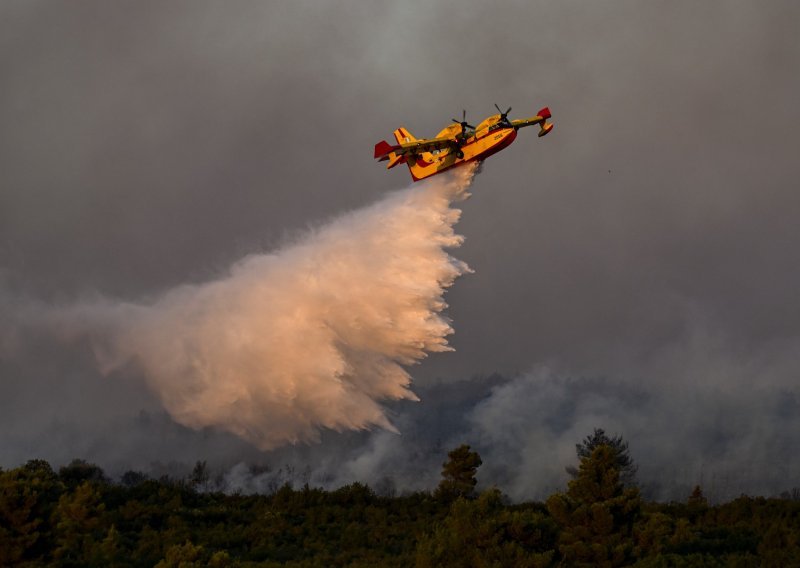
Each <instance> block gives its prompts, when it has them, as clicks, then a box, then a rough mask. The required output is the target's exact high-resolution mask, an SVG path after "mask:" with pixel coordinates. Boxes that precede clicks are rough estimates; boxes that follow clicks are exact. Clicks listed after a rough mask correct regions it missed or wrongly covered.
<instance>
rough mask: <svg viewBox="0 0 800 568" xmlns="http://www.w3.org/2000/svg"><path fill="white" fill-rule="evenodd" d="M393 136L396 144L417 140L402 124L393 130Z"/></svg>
mask: <svg viewBox="0 0 800 568" xmlns="http://www.w3.org/2000/svg"><path fill="white" fill-rule="evenodd" d="M394 138H395V140H397V143H398V144H408V143H409V142H415V141H416V140H417V139H416V138H414V135H413V134H411V133H410V132H409V131H408V130H406V129H405V128H404V127H402V126H401V127H400V128H398V129H397V130H395V131H394Z"/></svg>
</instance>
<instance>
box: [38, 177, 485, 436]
mask: <svg viewBox="0 0 800 568" xmlns="http://www.w3.org/2000/svg"><path fill="white" fill-rule="evenodd" d="M472 175H473V170H472V169H470V168H460V169H459V170H457V171H455V172H453V173H449V174H445V175H441V176H437V177H435V178H433V179H431V180H429V181H426V182H423V183H420V184H416V185H414V186H413V187H411V188H408V189H405V190H401V191H397V192H394V193H391V194H389V195H388V196H386V197H385V198H384V199H382V200H381V201H379V202H377V203H375V204H373V205H371V206H368V207H365V208H362V209H359V210H356V211H353V212H350V213H347V214H345V215H342V216H340V217H338V218H336V219H334V220H333V221H331V222H329V223H327V224H325V225H324V226H322V227H319V228H317V229H315V230H312V231H310V232H308V233H307V234H306V235H305V236H303V237H302V238H301V239H299V240H297V241H296V242H294V243H292V244H290V245H287V246H284V247H282V248H280V249H279V250H276V251H274V252H271V253H265V254H253V255H250V256H247V257H245V258H243V259H241V260H240V261H238V262H237V263H235V264H234V265H233V266H232V267H231V268H230V270H229V271H228V273H227V274H226V275H224V276H223V277H221V278H219V279H217V280H214V281H211V282H207V283H204V284H199V285H184V286H179V287H177V288H174V289H171V290H168V291H166V292H164V293H163V294H161V295H159V296H157V297H156V298H154V299H153V300H151V301H149V302H147V303H128V302H125V303H123V302H115V301H109V300H105V301H102V302H93V303H82V304H79V305H73V306H71V307H68V308H64V309H60V310H57V311H56V312H55V313H53V314H52V315H51V316H50V319H51V323H52V324H53V325H55V326H56V327H57V329H58V330H59V333H60V334H61V335H62V336H63V337H64V338H67V339H69V338H72V339H74V338H76V337H88V338H89V339H90V341H91V343H92V345H93V348H94V351H95V353H96V355H97V360H98V363H99V365H100V367H101V370H102V371H103V372H104V373H105V374H108V375H113V373H114V371H115V370H118V369H120V368H121V367H123V366H127V365H134V366H135V368H136V369H137V371H138V372H139V373H140V374H141V376H142V377H143V378H144V380H145V381H146V382H147V385H148V386H149V388H150V389H151V390H152V391H153V392H154V393H155V394H156V395H157V397H158V398H159V400H160V401H161V403H162V404H163V406H164V408H165V409H166V410H167V411H168V412H169V413H170V415H171V416H172V417H173V419H174V420H175V421H177V422H179V423H180V424H183V425H185V426H189V427H191V428H197V429H199V428H204V427H214V428H219V429H222V430H226V431H229V432H232V433H234V434H236V435H238V436H240V437H242V438H244V439H246V440H248V441H249V442H251V443H253V444H254V445H256V446H258V447H259V448H261V449H264V450H267V449H271V448H275V447H278V446H280V445H283V444H286V443H296V442H313V441H316V440H318V439H319V433H320V430H321V429H323V428H328V429H333V430H340V431H341V430H348V429H368V428H372V427H375V426H378V427H381V428H385V429H387V430H394V427H393V426H392V424H391V422H390V421H389V419H388V418H387V416H386V413H385V411H384V409H383V407H382V406H381V402H382V401H385V400H391V399H411V400H416V396H415V395H414V393H413V392H412V391H411V390H410V388H409V387H410V383H411V378H410V376H409V374H408V371H407V370H406V367H408V366H409V365H412V364H414V363H417V362H419V361H420V360H421V359H423V358H424V357H426V356H427V354H428V353H434V352H441V351H447V350H449V349H451V348H450V347H449V346H448V343H447V336H448V335H450V334H451V333H453V329H452V327H451V325H450V321H449V320H448V319H447V318H446V317H445V316H444V315H443V314H442V311H443V310H444V309H445V308H446V307H447V304H446V303H445V302H444V299H443V294H444V292H445V290H446V289H447V288H448V287H450V286H451V285H452V284H453V282H454V281H455V279H456V278H458V277H459V276H460V275H462V274H464V273H466V272H468V271H469V268H468V267H467V265H466V264H464V263H463V262H461V261H459V260H457V259H455V258H453V257H452V256H450V254H448V252H447V250H448V249H452V248H455V247H458V246H459V245H460V244H461V243H462V241H463V237H461V236H460V235H457V234H456V233H455V232H454V229H453V226H454V225H455V223H456V222H457V221H458V219H459V216H460V213H461V212H460V211H459V210H458V209H455V208H454V207H453V206H452V205H453V203H455V202H458V201H460V200H463V199H465V198H467V197H468V195H469V194H468V192H467V188H468V186H469V184H470V181H471V179H472Z"/></svg>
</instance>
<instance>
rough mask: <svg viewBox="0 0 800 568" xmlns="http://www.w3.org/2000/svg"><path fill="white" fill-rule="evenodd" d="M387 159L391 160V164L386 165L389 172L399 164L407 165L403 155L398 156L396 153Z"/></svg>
mask: <svg viewBox="0 0 800 568" xmlns="http://www.w3.org/2000/svg"><path fill="white" fill-rule="evenodd" d="M386 158H387V159H388V160H389V163H388V164H386V169H387V170H391V169H392V168H393V167H395V166H396V165H397V164H405V163H406V157H405V156H402V155H400V156H398V155H397V154H395V153H394V152H392V153H390V154H389V155H388V156H387V157H386Z"/></svg>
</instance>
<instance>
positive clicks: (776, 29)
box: [0, 0, 800, 495]
mask: <svg viewBox="0 0 800 568" xmlns="http://www.w3.org/2000/svg"><path fill="white" fill-rule="evenodd" d="M0 14H1V15H0V84H2V88H0V309H2V310H4V311H5V312H6V314H7V315H6V316H5V319H6V320H7V321H9V320H11V319H13V317H15V316H12V315H11V314H12V313H13V311H14V309H13V306H14V305H19V304H20V302H22V301H23V300H25V299H27V300H32V301H37V302H48V303H52V304H55V305H62V304H68V303H70V302H73V301H75V300H77V299H85V298H87V297H95V296H103V297H108V298H119V299H122V300H139V299H142V298H146V297H149V296H152V295H155V294H158V293H159V292H161V291H163V290H165V289H169V288H171V287H174V286H176V285H180V284H185V283H192V282H202V281H205V280H208V279H210V278H213V277H215V276H216V275H218V274H219V273H220V272H221V271H223V270H224V269H225V268H226V267H227V266H228V265H229V264H230V263H231V262H234V261H236V260H237V259H239V258H241V257H242V256H244V255H245V254H248V253H252V252H260V251H264V250H269V249H272V248H274V247H276V246H278V245H279V244H281V243H282V242H285V241H286V240H287V239H289V238H291V237H292V236H293V235H296V234H298V233H299V232H302V231H304V230H306V229H307V228H308V227H310V226H316V225H318V224H319V223H322V222H324V221H325V220H326V219H329V218H331V217H332V216H334V215H336V214H340V213H342V212H345V211H348V210H352V209H357V208H360V207H362V206H364V205H367V204H370V203H372V202H374V201H376V200H378V199H380V198H381V197H382V196H383V195H384V194H385V193H386V192H387V191H389V190H393V189H399V188H403V187H406V186H407V185H409V184H410V176H409V175H408V173H407V171H405V168H396V169H393V170H391V171H388V172H387V171H386V170H385V169H384V168H383V164H376V163H373V160H372V148H373V145H374V144H375V143H376V142H377V141H379V140H381V139H388V138H389V137H390V136H391V132H392V130H393V129H394V128H396V127H398V126H400V125H403V126H405V127H407V128H408V129H409V130H410V131H411V132H412V133H414V134H415V135H417V136H419V137H424V136H432V135H434V134H436V132H438V131H439V129H440V128H441V127H443V126H444V125H445V124H446V123H448V122H449V120H450V118H451V117H455V116H458V115H459V113H460V112H461V109H462V108H466V109H467V113H468V114H467V116H468V118H469V119H470V120H471V121H473V123H475V122H476V121H479V120H481V119H482V118H484V117H485V116H486V115H488V114H491V113H492V111H493V108H494V107H493V106H492V105H493V103H495V102H496V103H498V104H499V105H500V106H501V107H504V108H505V107H507V106H512V107H513V111H512V113H511V116H512V118H521V117H525V116H531V115H533V114H535V112H536V110H538V109H539V108H540V107H542V106H545V105H548V106H549V107H550V109H551V111H552V113H553V122H554V124H555V125H556V126H555V129H554V130H553V132H552V133H551V134H550V135H549V136H547V137H546V138H542V139H539V138H537V137H536V136H535V132H534V129H530V130H524V131H522V132H521V133H520V136H519V138H518V139H517V141H516V142H515V143H514V144H513V145H512V146H511V147H510V148H509V149H507V150H505V151H504V152H502V153H501V154H498V155H497V156H495V157H493V158H492V159H490V160H489V161H487V162H486V164H485V167H484V169H483V172H482V173H481V174H480V175H479V176H478V178H477V179H476V181H475V183H474V185H473V188H472V191H473V197H472V199H470V200H469V201H468V202H466V203H464V204H463V205H462V206H461V208H462V209H463V211H464V214H463V218H462V220H461V222H460V223H459V225H458V227H457V229H458V231H459V233H461V234H463V235H464V236H465V237H466V243H465V244H464V246H463V247H462V248H461V249H459V250H458V251H457V253H456V254H457V256H458V257H459V258H460V259H463V260H465V261H466V262H467V263H468V264H469V265H470V266H471V267H472V268H473V269H474V270H475V273H474V274H471V275H469V276H466V277H464V278H462V279H461V280H459V281H458V282H457V283H456V285H455V286H454V287H453V288H452V290H451V291H450V292H449V293H448V295H447V301H448V303H449V304H450V308H449V310H448V313H449V316H450V317H451V318H452V319H453V326H454V328H455V330H456V333H455V336H454V337H453V338H452V340H451V343H452V345H453V346H454V347H455V349H456V352H455V353H448V354H440V355H435V356H433V357H432V358H431V359H429V360H428V361H426V362H425V363H424V364H423V365H421V366H419V367H415V368H414V369H413V370H412V375H413V376H414V378H415V380H416V381H418V383H419V384H421V385H425V384H430V383H431V382H432V381H434V380H435V379H439V378H440V379H444V380H446V381H454V380H458V379H465V378H468V377H471V376H474V375H476V374H489V373H492V372H500V373H503V374H505V375H508V376H520V377H531V376H542V375H541V371H535V369H541V368H542V367H543V366H544V367H546V368H547V369H550V371H548V373H554V374H555V375H559V376H576V377H606V378H610V379H612V380H614V381H618V384H620V385H635V388H637V389H641V390H643V391H644V392H646V393H648V396H650V397H651V399H652V400H660V398H659V397H661V396H662V395H663V396H664V397H667V398H669V397H670V395H671V394H674V393H675V392H676V391H678V392H680V393H681V395H680V397H679V398H675V397H674V396H673V397H672V398H669V402H668V403H667V402H665V403H664V404H663V405H662V406H659V405H657V404H655V403H650V404H652V405H653V410H652V412H649V413H644V414H643V415H642V416H640V417H639V418H637V419H636V421H635V424H636V426H633V424H634V422H630V423H629V422H625V420H624V419H622V418H619V417H615V416H614V410H613V408H610V409H608V410H607V411H605V414H603V413H600V414H599V415H597V414H592V418H595V417H598V416H599V418H597V419H598V420H600V419H602V418H604V419H607V422H608V423H610V424H611V426H610V427H609V428H610V429H612V430H613V429H615V428H616V430H618V431H621V433H623V434H625V435H627V436H628V437H629V438H632V445H633V446H636V445H637V444H639V446H640V448H641V447H643V446H651V445H657V446H660V447H663V446H667V445H669V444H670V441H669V440H668V438H669V436H668V431H669V430H670V429H671V428H672V426H671V425H674V424H676V423H677V424H680V423H691V424H696V427H694V428H693V429H688V430H687V431H686V433H685V439H686V440H689V439H697V438H702V437H703V436H708V439H709V440H714V439H717V438H720V437H721V438H720V439H724V440H727V442H725V443H730V444H731V445H732V446H735V445H736V443H737V440H739V441H741V440H743V439H745V438H746V439H747V440H749V441H748V444H751V445H748V448H751V447H762V448H763V446H764V445H765V443H766V442H767V440H771V441H773V442H775V443H777V444H778V445H779V446H780V447H781V448H782V447H783V446H784V445H787V446H788V445H789V443H790V442H792V443H794V441H795V440H796V439H798V438H800V432H798V431H797V424H796V422H795V421H794V420H793V418H792V419H791V422H786V420H790V418H789V417H788V416H790V415H792V412H793V410H791V409H795V408H797V407H798V404H797V397H798V396H800V392H798V391H800V380H799V379H800V376H799V375H800V296H799V295H798V293H797V291H798V284H800V254H798V244H800V223H799V222H798V219H800V195H799V194H798V189H800V184H799V183H798V174H799V173H800V171H799V170H800V162H799V161H798V157H800V142H798V134H797V126H798V124H800V104H798V100H800V73H798V70H800V43H799V42H798V41H797V37H796V36H797V30H798V29H800V4H798V3H797V2H796V1H792V0H787V1H775V2H752V1H743V0H715V1H705V2H701V3H698V2H690V1H674V0H673V1H666V0H664V1H653V2H641V1H634V0H630V1H616V0H615V1H612V2H603V3H588V2H578V1H573V0H559V1H558V2H545V1H539V2H493V3H486V2H478V1H475V2H463V1H462V2H343V1H337V2H316V1H315V2H310V1H309V2H291V3H290V2H225V3H222V2H196V1H195V2H170V3H162V2H121V3H120V2H117V3H106V2H80V3H55V2H39V1H30V0H24V1H23V0H19V1H6V2H3V3H2V7H0ZM0 317H3V315H2V313H0ZM14 325H16V324H14ZM20 325H22V324H20ZM7 327H8V326H7ZM6 341H11V340H10V339H8V340H6ZM0 347H2V345H0ZM17 347H18V349H17V351H18V353H17V355H15V356H14V357H10V356H9V357H5V358H0V381H2V383H0V392H1V393H2V395H3V396H2V397H1V398H0V416H3V417H4V418H2V419H0V426H2V427H3V429H4V431H5V432H6V433H5V434H4V435H3V437H2V438H0V464H2V465H4V466H7V465H15V464H16V463H18V462H19V461H20V460H23V459H26V458H27V457H34V456H33V454H36V453H37V452H45V453H47V452H48V450H44V449H42V448H45V447H51V446H52V445H57V446H58V447H59V448H60V449H61V450H60V451H62V453H61V454H58V452H55V450H54V451H53V452H51V453H50V454H48V455H53V456H55V455H58V456H61V457H63V455H76V456H78V457H82V456H80V455H79V454H81V453H84V454H88V455H94V456H96V457H98V459H106V458H107V459H108V460H109V461H111V458H108V455H109V452H108V451H106V450H103V451H100V450H96V451H95V450H93V449H92V448H93V447H94V446H92V442H91V441H87V439H86V438H87V434H86V432H90V431H94V430H98V429H103V428H110V427H111V426H110V425H111V424H112V422H114V421H115V420H116V421H118V420H120V416H121V415H123V414H124V415H126V416H127V415H129V416H135V415H137V414H138V413H139V412H140V411H141V410H143V409H144V410H148V411H150V410H153V409H154V408H157V405H155V404H154V401H153V400H152V397H150V395H149V394H148V392H147V391H146V390H144V389H143V387H142V385H141V383H140V382H139V381H137V379H136V377H135V376H131V377H128V379H127V380H120V381H119V382H117V383H115V384H109V383H108V381H104V380H103V379H102V378H101V377H98V376H95V375H92V374H91V373H89V372H88V371H86V370H85V369H86V368H87V365H86V362H85V359H87V358H89V356H90V354H88V353H87V352H86V350H83V351H82V350H80V349H77V350H76V349H74V348H67V347H64V346H59V345H56V344H54V343H53V342H49V341H46V340H40V341H37V342H33V341H29V342H26V343H25V345H23V346H21V347H20V346H17ZM19 352H23V353H24V356H22V355H19ZM536 373H539V374H538V375H537V374H536ZM548 376H549V375H548ZM526 380H527V379H526ZM547 380H550V379H547ZM534 382H535V381H534ZM556 382H557V381H556ZM531 388H533V387H531ZM536 388H538V387H536ZM631 388H634V387H633V386H632V387H631ZM496 394H498V396H497V397H494V399H493V400H494V402H493V403H492V404H495V406H496V405H498V404H500V403H501V402H502V400H504V399H503V398H502V397H500V396H499V395H500V394H502V393H496ZM762 395H763V397H766V398H759V397H762ZM770 397H778V398H780V399H781V400H784V399H785V400H789V401H790V402H789V403H786V404H789V407H790V411H785V410H783V411H782V410H780V408H784V407H780V405H778V406H775V407H773V406H770V404H771V403H769V404H768V403H766V402H765V403H764V404H761V403H759V404H755V405H753V404H751V403H750V401H753V400H765V401H766V400H772V398H770ZM781 397H782V398H781ZM512 398H513V397H512ZM721 399H725V400H727V401H728V402H727V403H725V405H722V403H719V401H720V400H721ZM517 400H519V399H517ZM792 401H793V402H792ZM490 402H492V401H490ZM508 402H509V404H511V403H512V402H513V401H512V400H511V399H509V401H508ZM776 404H778V403H776ZM792 404H793V405H794V406H792ZM489 406H491V405H489ZM656 407H657V409H655V408H656ZM87 408H91V409H92V411H91V412H88V411H87ZM488 408H489V407H485V408H484V409H483V411H482V412H483V413H482V414H480V413H478V414H476V415H475V416H476V420H478V418H480V417H484V418H485V417H486V416H488V415H489V414H491V413H490V409H488ZM514 411H515V412H522V413H524V412H525V410H524V409H515V410H514ZM498 412H500V414H499V416H502V415H503V412H502V411H498ZM782 412H783V413H784V414H785V413H786V412H788V414H787V415H786V416H784V414H782ZM487 413H489V414H487ZM684 413H685V415H684ZM645 414H646V415H645ZM88 415H91V416H88ZM647 416H651V417H652V416H657V418H653V421H652V422H648V419H647ZM702 416H706V417H708V416H716V417H718V418H717V419H715V420H718V421H719V422H716V421H715V422H714V423H713V424H706V425H703V424H701V423H700V422H696V421H694V418H697V420H700V417H702ZM487 420H488V419H487ZM728 420H730V421H734V422H736V423H738V424H739V425H740V427H741V428H742V432H739V433H737V432H738V430H736V431H729V430H728V429H727V426H728V423H727V421H728ZM478 422H480V421H479V420H478ZM478 422H476V423H478ZM720 422H721V423H722V424H720ZM533 424H534V423H533V422H532V423H531V428H532V427H533ZM536 424H538V422H537V423H536ZM790 426H791V427H790ZM572 427H573V428H574V430H575V431H574V432H573V431H572V430H569V431H567V432H566V434H568V436H567V435H566V434H565V435H564V436H563V444H562V445H561V446H560V448H561V449H559V450H558V451H559V452H562V454H564V452H567V453H568V452H570V451H572V450H571V449H570V444H571V443H574V442H575V441H577V440H576V439H575V438H576V437H578V438H580V437H582V433H583V430H586V429H587V428H589V427H590V424H589V419H588V418H587V417H585V416H584V417H583V418H581V419H580V420H578V419H576V420H575V421H573V422H572ZM73 428H74V432H75V435H74V437H70V436H69V435H68V434H65V433H64V432H71V431H73V430H72V429H73ZM581 429H582V430H581ZM625 429H627V430H630V431H622V430H625ZM526 431H527V430H526ZM56 432H58V433H60V434H59V435H60V436H61V438H58V440H60V441H58V443H57V444H56V442H54V439H56V438H57V436H56V437H55V438H54V435H53V433H56ZM579 432H580V434H579ZM759 433H760V434H759ZM520 436H522V438H524V439H525V440H528V439H529V438H526V437H525V436H524V435H522V434H520ZM570 436H571V439H568V438H569V437H570ZM737 436H739V437H738V438H737ZM776 436H778V437H779V439H778V440H777V441H776V440H775V438H776ZM89 437H91V436H89ZM77 439H80V440H81V441H80V442H76V441H75V440H77ZM491 439H492V438H491V436H488V437H487V438H485V440H489V441H488V442H486V443H490V442H491ZM530 439H533V438H530ZM560 439H561V438H560ZM682 439H684V438H682ZM211 443H212V442H208V444H211ZM215 443H216V442H215ZM521 443H523V442H521ZM524 443H528V442H524ZM98 444H99V442H98ZM100 445H102V444H100ZM200 447H201V448H203V447H204V446H202V445H201V446H200ZM207 447H208V448H211V446H210V445H209V446H207ZM564 447H566V450H563V448H564ZM705 447H706V446H704V445H703V444H699V445H698V446H697V448H695V450H696V453H697V455H698V458H697V459H698V462H700V461H702V460H703V459H707V458H702V456H700V454H701V453H703V452H705V449H703V448H705ZM71 450H73V451H71ZM534 450H535V448H534V449H532V450H531V451H534ZM208 451H214V450H211V449H209V450H208ZM731 451H733V450H731ZM765 451H766V450H765ZM782 451H783V450H780V449H775V450H774V451H773V452H772V453H769V452H768V455H767V456H766V457H763V460H765V461H768V460H773V461H774V460H778V461H779V460H781V459H783V458H782V457H781V456H782V455H783V454H782V453H781V452H782ZM93 452H94V453H93ZM103 452H106V453H103ZM119 452H120V453H124V452H123V450H119ZM232 453H235V452H232ZM667 453H668V452H667ZM562 454H559V455H562ZM665 455H666V454H665ZM669 455H672V454H669ZM114 459H116V458H114ZM186 459H191V458H186ZM654 459H655V458H654ZM665 459H666V458H665ZM484 461H486V460H484ZM524 493H525V492H524V490H520V495H522V494H524Z"/></svg>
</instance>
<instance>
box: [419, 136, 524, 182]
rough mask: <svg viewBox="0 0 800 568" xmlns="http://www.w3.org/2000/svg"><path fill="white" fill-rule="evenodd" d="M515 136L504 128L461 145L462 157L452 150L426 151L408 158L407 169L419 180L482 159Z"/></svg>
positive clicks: (506, 144) (503, 146)
mask: <svg viewBox="0 0 800 568" xmlns="http://www.w3.org/2000/svg"><path fill="white" fill-rule="evenodd" d="M516 138H517V131H516V130H514V129H513V128H505V129H503V130H501V131H497V132H495V133H492V135H490V136H487V137H485V138H483V139H481V140H477V141H475V142H472V143H468V144H465V145H464V146H462V147H461V152H462V153H463V157H462V158H459V157H458V155H457V153H456V152H453V151H445V152H442V153H441V154H438V155H436V154H433V153H431V152H426V153H425V154H422V155H421V156H417V157H412V158H410V159H409V160H408V162H407V165H408V169H409V171H410V172H411V177H412V178H413V179H414V181H419V180H421V179H425V178H427V177H430V176H432V175H436V174H440V173H442V172H445V171H447V170H449V169H452V168H456V167H458V166H462V165H464V164H467V163H469V162H475V161H483V160H485V159H486V158H488V157H489V156H491V155H493V154H496V153H497V152H499V151H500V150H503V149H504V148H507V147H508V146H509V145H510V144H511V143H512V142H513V141H514V140H515V139H516Z"/></svg>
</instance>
